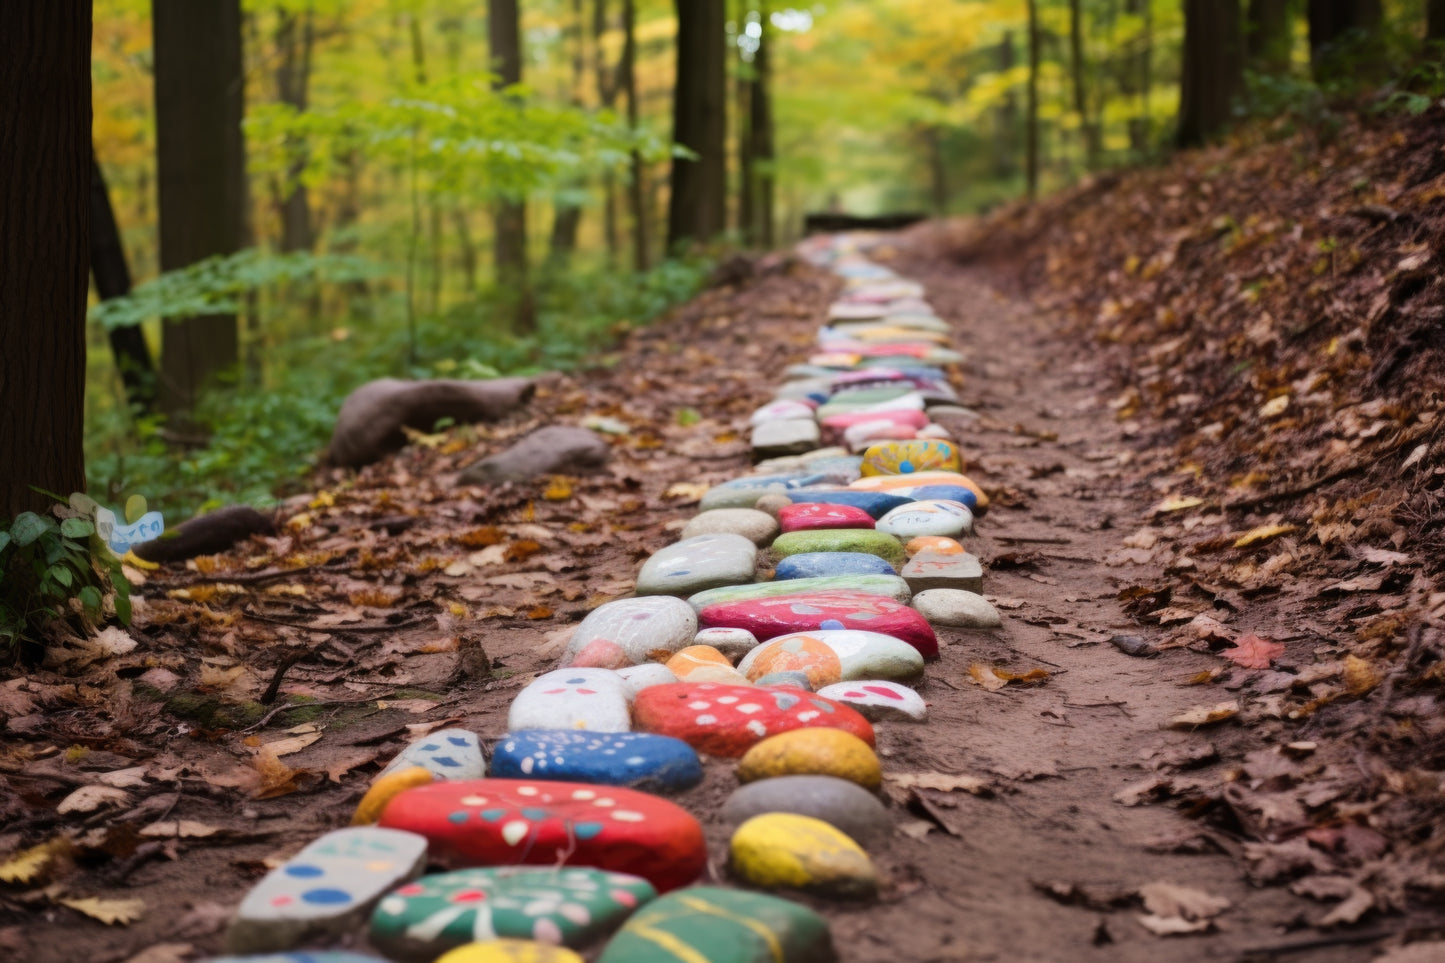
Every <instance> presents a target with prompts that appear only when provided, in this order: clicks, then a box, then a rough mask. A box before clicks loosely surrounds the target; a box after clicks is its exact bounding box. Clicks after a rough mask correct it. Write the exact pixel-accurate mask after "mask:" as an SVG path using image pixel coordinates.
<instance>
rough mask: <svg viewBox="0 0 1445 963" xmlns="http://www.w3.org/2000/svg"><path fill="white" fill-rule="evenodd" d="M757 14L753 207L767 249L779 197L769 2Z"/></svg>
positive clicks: (770, 244)
mask: <svg viewBox="0 0 1445 963" xmlns="http://www.w3.org/2000/svg"><path fill="white" fill-rule="evenodd" d="M758 13H759V14H760V15H761V16H762V28H763V30H762V33H761V34H759V35H758V51H757V53H755V54H754V55H753V73H754V74H755V77H754V78H753V89H752V97H751V99H750V101H749V106H750V107H751V108H752V112H753V116H752V122H751V123H750V124H749V131H750V133H751V135H752V146H753V150H752V154H753V177H754V178H755V183H754V186H753V195H754V204H756V206H757V210H756V213H755V214H754V216H753V221H754V226H755V229H756V230H757V236H758V241H759V242H760V243H761V245H762V247H763V248H764V249H771V248H772V247H773V244H774V240H775V234H774V230H775V228H774V214H773V206H774V199H775V197H776V194H777V179H776V174H775V173H774V170H773V166H774V164H775V163H776V162H777V146H776V145H777V142H776V139H775V138H774V136H773V64H772V46H773V45H772V39H771V35H772V23H771V20H770V11H769V8H768V4H767V3H766V2H763V3H760V4H759V7H758Z"/></svg>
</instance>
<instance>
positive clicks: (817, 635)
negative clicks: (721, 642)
mask: <svg viewBox="0 0 1445 963" xmlns="http://www.w3.org/2000/svg"><path fill="white" fill-rule="evenodd" d="M794 640H806V641H808V642H811V643H817V644H821V645H826V646H827V647H828V648H829V649H831V650H832V651H833V654H834V655H836V656H837V657H838V663H839V671H840V673H841V675H842V678H843V679H844V680H845V681H846V680H852V679H915V678H917V677H918V676H921V675H922V674H923V654H922V653H921V652H919V651H918V650H917V649H916V648H914V647H913V646H911V645H909V644H908V643H907V642H904V641H903V640H902V639H895V638H894V637H893V636H891V635H884V634H883V633H881V632H860V631H856V630H850V629H831V630H830V629H821V630H817V631H813V632H795V633H792V634H790V635H780V636H778V637H777V638H775V639H772V640H771V641H769V642H768V643H767V645H778V644H783V643H788V642H791V641H794ZM763 648H764V646H759V647H758V648H757V649H754V650H753V652H755V653H757V655H753V654H752V653H750V654H749V655H748V656H746V657H744V658H743V660H742V661H741V662H739V663H738V671H739V672H742V673H749V672H751V671H752V669H753V666H754V665H755V664H756V660H757V659H758V658H761V657H762V651H763Z"/></svg>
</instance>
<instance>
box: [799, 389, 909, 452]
mask: <svg viewBox="0 0 1445 963" xmlns="http://www.w3.org/2000/svg"><path fill="white" fill-rule="evenodd" d="M870 390H871V391H873V392H875V393H876V394H879V395H883V396H889V395H891V396H892V397H888V398H887V400H884V401H871V402H870V401H865V400H863V399H862V398H858V399H857V400H854V399H850V398H849V397H848V396H847V395H846V394H844V395H834V396H833V397H832V398H830V399H829V400H828V403H827V404H825V405H823V406H822V407H820V408H819V409H818V411H817V414H816V416H815V417H817V419H818V421H819V422H823V423H827V421H828V419H829V418H832V417H833V416H834V415H848V414H854V413H859V414H876V415H892V414H893V413H894V412H898V411H922V410H923V397H922V396H921V395H919V394H918V393H917V392H915V391H903V392H899V391H897V390H896V389H893V388H882V389H866V390H865V391H864V392H858V394H861V395H865V396H866V391H870ZM924 424H927V421H925V422H924ZM914 427H922V426H921V425H914ZM865 460H866V456H865Z"/></svg>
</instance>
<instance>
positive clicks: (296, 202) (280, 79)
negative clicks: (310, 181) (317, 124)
mask: <svg viewBox="0 0 1445 963" xmlns="http://www.w3.org/2000/svg"><path fill="white" fill-rule="evenodd" d="M277 16H278V17H279V24H278V26H277V28H276V46H277V47H278V48H279V49H280V52H281V59H280V63H279V65H278V66H277V68H276V91H277V94H278V96H279V98H280V100H281V103H283V104H286V105H287V106H289V107H291V108H292V109H293V110H295V111H296V112H297V113H299V114H304V113H305V112H306V109H307V106H308V103H309V101H310V84H311V52H312V48H313V47H314V45H315V39H316V30H315V23H314V21H313V18H312V12H311V11H310V10H306V11H305V12H304V13H301V14H299V15H298V14H295V13H291V12H288V11H287V10H285V9H281V10H279V11H278V12H277ZM286 148H287V153H288V154H291V155H293V156H292V157H291V160H290V161H289V162H288V164H287V166H286V172H285V181H284V182H283V184H282V185H281V196H280V202H279V205H278V206H279V208H280V213H281V250H283V251H309V250H311V249H312V246H313V245H314V244H315V237H314V235H313V233H312V225H311V199H310V197H309V195H308V193H307V190H306V185H305V183H303V182H302V180H301V173H302V171H304V170H305V169H306V149H305V145H304V144H297V143H295V142H294V141H289V142H288V143H287V145H286Z"/></svg>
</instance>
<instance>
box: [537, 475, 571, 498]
mask: <svg viewBox="0 0 1445 963" xmlns="http://www.w3.org/2000/svg"><path fill="white" fill-rule="evenodd" d="M542 497H543V498H545V499H546V500H547V501H549V502H565V501H566V500H567V499H569V498H571V497H572V483H571V481H569V480H568V479H567V476H565V475H553V476H552V480H551V481H550V482H548V483H547V488H546V490H545V491H543V492H542Z"/></svg>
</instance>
